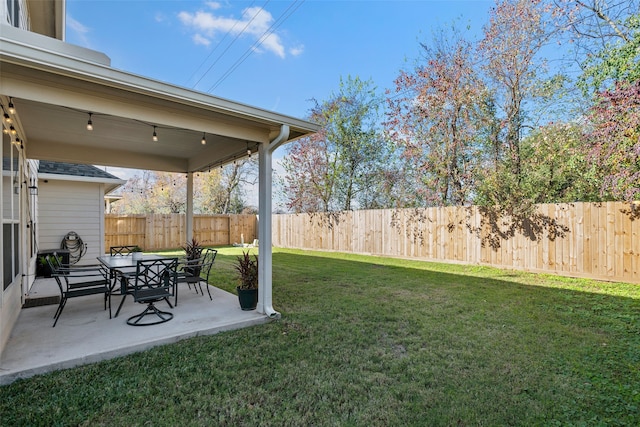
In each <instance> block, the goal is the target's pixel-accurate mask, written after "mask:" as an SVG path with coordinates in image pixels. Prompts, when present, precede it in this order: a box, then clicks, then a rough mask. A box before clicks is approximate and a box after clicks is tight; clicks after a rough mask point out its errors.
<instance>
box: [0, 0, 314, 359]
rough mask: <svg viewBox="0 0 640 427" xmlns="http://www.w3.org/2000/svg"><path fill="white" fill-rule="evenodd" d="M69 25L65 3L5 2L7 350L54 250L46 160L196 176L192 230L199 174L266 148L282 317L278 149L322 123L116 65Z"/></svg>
mask: <svg viewBox="0 0 640 427" xmlns="http://www.w3.org/2000/svg"><path fill="white" fill-rule="evenodd" d="M114 7H119V6H118V3H114ZM64 33H65V1H64V0H7V1H6V2H0V70H1V72H0V107H1V108H2V110H1V111H0V114H2V129H3V133H2V149H1V150H0V151H1V153H2V158H3V161H2V170H1V172H2V181H1V183H0V192H1V193H2V197H1V198H0V200H1V206H0V212H2V245H0V258H2V263H1V267H2V271H1V276H2V288H1V289H2V291H1V292H0V351H1V350H2V349H3V348H4V345H5V343H6V341H7V339H8V337H9V335H10V333H11V330H12V327H13V325H14V324H15V322H16V319H17V317H18V314H19V312H20V308H21V306H22V301H23V299H24V297H25V292H24V290H25V289H29V286H30V284H29V282H30V281H33V279H34V277H33V276H31V275H30V274H28V273H29V272H32V271H34V268H35V267H34V266H35V263H36V258H37V252H38V250H39V248H41V247H43V246H42V243H43V242H40V241H39V240H40V239H45V236H44V235H40V233H38V230H37V229H38V228H40V227H39V226H38V224H37V223H36V226H35V227H34V226H33V223H34V218H37V213H38V212H39V210H41V209H46V208H44V206H43V205H44V203H45V202H47V203H49V202H51V199H50V198H47V197H45V196H46V195H47V191H48V190H44V183H43V182H42V183H41V182H40V178H39V177H38V167H39V162H40V161H56V162H65V163H76V164H89V165H90V164H100V165H105V166H113V167H128V168H135V169H147V170H158V171H167V172H179V173H184V174H185V175H186V176H187V190H188V191H187V201H186V206H187V209H186V210H187V215H186V217H187V220H186V230H187V237H188V238H190V237H191V236H192V235H193V195H192V190H193V174H194V173H196V172H200V171H205V170H209V169H211V168H213V167H218V166H220V165H224V164H226V163H229V162H233V161H234V160H236V159H240V158H243V157H245V156H247V153H248V151H249V150H251V151H252V152H253V153H255V152H257V153H258V158H259V173H258V178H259V208H258V211H259V215H260V219H261V222H260V224H261V226H260V229H259V232H258V239H259V245H260V248H259V258H260V271H259V277H260V279H259V281H260V288H259V295H260V297H259V301H258V311H259V312H260V313H263V314H264V315H265V316H270V317H273V316H277V315H278V313H277V312H276V311H275V309H274V308H273V306H272V283H271V254H272V252H271V251H272V249H271V191H272V189H271V185H272V182H271V180H272V166H271V161H272V154H273V151H274V150H275V149H276V148H277V147H279V146H281V145H282V144H286V143H288V142H290V141H292V140H295V139H297V138H301V137H304V136H307V135H309V134H311V133H313V132H316V131H318V130H319V126H318V125H317V124H315V123H311V122H309V121H306V120H301V119H298V118H294V117H290V116H286V115H282V114H278V113H275V112H272V111H267V110H263V109H260V108H256V107H252V106H249V105H245V104H241V103H238V102H234V101H231V100H228V99H223V98H219V97H215V96H212V95H209V94H206V93H202V92H197V91H194V90H191V89H186V88H182V87H178V86H175V85H171V84H167V83H163V82H159V81H156V80H152V79H149V78H146V77H143V76H138V75H134V74H131V73H127V72H125V71H122V70H117V69H114V68H112V67H111V61H110V59H109V57H108V56H107V55H105V54H104V53H101V52H96V51H93V50H90V49H86V48H81V47H78V46H74V45H71V44H68V43H65V42H64ZM90 120H91V121H92V124H93V126H92V127H90V126H87V124H89V121H90ZM152 135H153V136H154V138H152ZM203 135H206V144H203V143H202V139H203ZM48 184H52V182H51V180H50V182H49V183H48ZM35 187H37V188H38V190H37V194H36V190H35ZM41 191H43V194H42V195H41V194H40V193H41ZM96 228H99V224H96ZM51 239H53V236H51ZM46 244H53V242H52V241H50V242H47V243H46ZM92 249H93V248H92Z"/></svg>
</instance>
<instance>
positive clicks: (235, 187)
mask: <svg viewBox="0 0 640 427" xmlns="http://www.w3.org/2000/svg"><path fill="white" fill-rule="evenodd" d="M245 184H246V185H253V184H255V162H252V161H246V160H239V161H237V162H234V163H233V164H230V165H227V166H225V167H224V168H222V169H215V170H213V171H210V172H208V173H204V172H203V173H196V174H195V176H194V186H193V187H194V206H193V211H194V212H195V213H211V214H229V213H241V212H243V211H244V210H245V208H246V204H245V201H244V199H243V193H242V186H243V185H245ZM186 201H187V178H186V175H185V174H178V173H169V172H154V171H142V172H141V175H134V176H133V177H132V178H130V179H129V180H128V182H127V183H126V184H125V185H124V187H123V190H122V199H121V200H119V201H118V202H116V203H115V204H114V205H113V210H112V211H113V212H114V213H120V214H146V213H184V212H185V210H186Z"/></svg>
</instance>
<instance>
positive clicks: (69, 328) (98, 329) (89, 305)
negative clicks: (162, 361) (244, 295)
mask: <svg viewBox="0 0 640 427" xmlns="http://www.w3.org/2000/svg"><path fill="white" fill-rule="evenodd" d="M179 286H180V289H179V295H180V301H179V303H178V306H177V307H174V308H173V309H172V310H171V312H172V313H174V318H173V319H172V320H171V321H170V322H167V323H164V324H162V325H157V326H155V327H146V328H135V327H131V326H129V325H127V323H126V320H127V318H128V317H129V316H131V315H133V314H137V313H139V312H140V311H141V306H140V304H136V303H134V302H133V301H132V300H131V297H129V300H128V301H126V302H125V304H124V305H123V306H122V311H121V312H120V314H119V315H118V317H115V318H112V319H109V311H108V310H103V308H104V306H103V303H102V296H101V295H90V296H86V297H81V298H75V299H73V300H71V301H69V303H68V304H67V306H66V307H65V309H64V313H63V314H62V316H61V317H60V320H59V321H58V324H57V325H56V327H55V328H52V327H51V325H52V323H53V313H54V312H55V310H56V307H57V305H42V306H39V307H30V308H23V309H22V310H21V312H20V317H19V318H18V322H17V323H16V325H15V327H14V329H13V333H12V334H11V337H10V338H9V341H8V343H7V346H6V348H5V351H4V353H3V355H2V359H1V360H0V385H2V384H9V383H11V382H13V381H15V380H17V379H20V378H28V377H31V376H33V375H39V374H43V373H47V372H52V371H55V370H58V369H67V368H71V367H74V366H79V365H84V364H87V363H95V362H99V361H101V360H106V359H111V358H114V357H119V356H124V355H127V354H131V353H135V352H138V351H143V350H147V349H149V348H151V347H154V346H157V345H163V344H170V343H175V342H177V341H180V340H183V339H186V338H191V337H195V336H199V335H211V334H216V333H218V332H222V331H228V330H233V329H239V328H244V327H247V326H252V325H258V324H261V323H265V322H268V321H269V318H268V317H266V316H264V315H263V314H261V313H258V312H256V311H242V310H241V309H240V307H239V305H238V297H237V296H236V295H233V294H230V293H229V292H226V291H224V290H222V289H218V288H216V287H213V286H211V295H212V297H213V301H212V300H210V299H209V297H208V295H207V294H206V292H205V295H204V296H202V295H200V294H197V293H196V292H194V291H193V289H189V288H187V286H186V284H181V285H179ZM32 295H33V296H34V297H37V298H44V297H47V296H55V295H59V292H58V287H57V285H56V283H55V281H54V279H44V278H39V279H37V280H36V282H35V284H34V286H33V288H32ZM113 302H114V303H115V304H118V302H119V298H116V299H114V300H113ZM114 312H115V307H114Z"/></svg>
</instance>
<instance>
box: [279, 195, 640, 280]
mask: <svg viewBox="0 0 640 427" xmlns="http://www.w3.org/2000/svg"><path fill="white" fill-rule="evenodd" d="M537 214H538V216H537V217H535V218H532V219H531V221H529V222H527V221H525V222H523V223H522V227H516V232H515V235H513V236H509V235H507V234H505V233H506V231H508V228H509V220H510V219H509V218H502V219H500V220H499V221H498V223H497V224H494V227H492V226H491V224H490V223H489V218H487V217H484V216H483V214H482V212H481V211H480V209H479V208H477V207H459V208H456V207H447V208H425V209H400V210H393V209H387V210H367V211H350V212H342V213H339V214H338V215H337V216H335V218H338V220H336V221H331V224H332V226H331V227H330V226H329V221H328V220H327V218H329V217H328V216H325V215H320V214H313V215H305V214H280V215H274V218H273V221H274V226H273V231H274V236H273V241H274V245H276V246H280V247H290V248H301V249H320V250H329V251H342V252H355V253H370V254H379V255H386V256H394V257H408V258H417V259H427V260H434V261H445V262H446V261H450V262H464V263H470V264H483V265H493V266H496V267H506V268H513V269H518V270H527V271H538V272H549V273H559V274H564V275H573V276H579V277H592V278H597V279H607V280H620V281H628V282H634V283H640V219H638V218H636V217H637V216H638V208H636V209H635V210H633V209H630V207H629V204H626V203H622V202H607V203H572V204H543V205H538V206H537ZM497 230H498V231H499V232H496V231H497Z"/></svg>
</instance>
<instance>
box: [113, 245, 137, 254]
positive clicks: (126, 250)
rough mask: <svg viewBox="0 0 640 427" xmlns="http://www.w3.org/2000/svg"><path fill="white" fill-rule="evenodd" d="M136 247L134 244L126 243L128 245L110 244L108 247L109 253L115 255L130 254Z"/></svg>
mask: <svg viewBox="0 0 640 427" xmlns="http://www.w3.org/2000/svg"><path fill="white" fill-rule="evenodd" d="M137 249H138V246H136V245H128V246H111V247H110V248H109V255H111V256H117V255H123V256H124V255H130V254H132V253H133V252H135V251H136V250H137Z"/></svg>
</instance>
